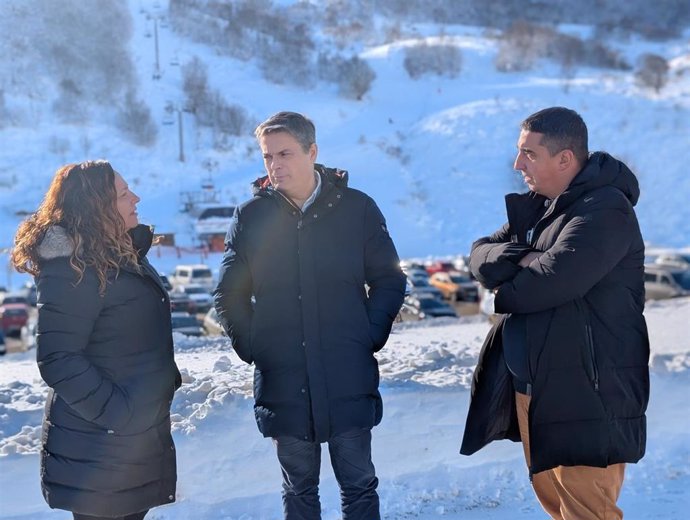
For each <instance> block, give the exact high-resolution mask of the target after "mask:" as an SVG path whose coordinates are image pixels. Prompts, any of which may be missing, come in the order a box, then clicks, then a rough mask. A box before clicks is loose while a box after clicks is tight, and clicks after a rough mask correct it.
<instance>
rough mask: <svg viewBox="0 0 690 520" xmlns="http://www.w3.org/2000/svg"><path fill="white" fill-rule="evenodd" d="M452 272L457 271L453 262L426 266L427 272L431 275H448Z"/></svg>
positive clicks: (434, 263)
mask: <svg viewBox="0 0 690 520" xmlns="http://www.w3.org/2000/svg"><path fill="white" fill-rule="evenodd" d="M450 271H457V268H456V267H455V265H454V264H453V262H442V261H437V262H432V263H430V264H427V266H426V272H427V273H429V275H432V274H434V273H448V272H450Z"/></svg>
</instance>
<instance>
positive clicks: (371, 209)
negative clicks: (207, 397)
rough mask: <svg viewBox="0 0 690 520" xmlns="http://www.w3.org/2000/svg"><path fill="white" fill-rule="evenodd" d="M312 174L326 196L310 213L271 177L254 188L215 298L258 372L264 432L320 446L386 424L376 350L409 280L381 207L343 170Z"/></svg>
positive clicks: (237, 221)
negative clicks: (275, 185)
mask: <svg viewBox="0 0 690 520" xmlns="http://www.w3.org/2000/svg"><path fill="white" fill-rule="evenodd" d="M317 170H318V171H319V174H320V175H321V181H322V186H321V193H320V194H319V196H318V198H317V199H316V201H315V202H314V203H313V204H312V205H311V206H309V207H308V208H307V210H306V212H305V213H302V212H301V211H300V210H299V209H298V208H297V207H296V206H295V205H294V204H292V203H291V202H290V201H289V200H288V199H287V198H286V197H285V196H284V195H282V194H281V193H279V192H278V191H276V190H273V189H272V188H271V187H270V184H269V183H268V179H267V178H264V179H260V180H259V181H257V183H255V194H256V195H255V197H254V198H253V199H251V200H250V201H248V202H247V203H245V204H243V205H241V206H240V207H239V208H238V209H237V210H236V212H235V216H234V221H233V224H232V225H231V228H230V230H229V232H228V235H227V240H226V252H225V256H224V258H223V262H222V266H221V270H220V282H219V284H218V288H217V289H216V292H215V299H216V300H215V301H216V308H217V310H218V315H219V319H220V321H221V323H222V324H223V326H224V327H225V329H226V331H227V332H228V335H229V336H230V339H231V340H232V345H233V347H234V349H235V350H236V352H237V354H238V355H239V357H240V358H242V359H243V360H244V361H246V362H248V363H252V362H253V363H254V365H255V371H254V398H255V401H256V402H255V414H256V420H257V424H258V426H259V430H260V431H261V432H262V433H263V434H264V436H266V437H276V436H294V437H299V438H302V439H308V440H316V441H319V442H323V441H326V440H327V439H329V437H330V436H332V435H335V434H338V433H342V432H344V431H347V430H350V429H354V428H371V427H372V426H374V425H376V424H378V423H379V422H380V420H381V416H382V403H381V396H380V394H379V391H378V384H379V371H378V363H377V361H376V359H375V357H374V352H376V351H377V350H379V349H380V348H382V347H383V345H384V343H385V342H386V340H387V339H388V335H389V333H390V330H391V325H392V323H393V320H394V318H395V316H396V314H397V312H398V310H399V309H400V306H401V304H402V300H403V296H404V288H405V277H404V275H403V273H402V271H401V270H400V266H399V260H398V256H397V253H396V251H395V247H394V246H393V242H392V241H391V238H390V236H389V234H388V231H387V229H386V223H385V220H384V218H383V215H382V214H381V212H380V211H379V209H378V207H377V206H376V204H375V203H374V201H373V200H372V199H371V198H370V197H368V196H367V195H365V194H364V193H362V192H360V191H357V190H354V189H350V188H347V173H346V172H342V171H337V172H336V170H331V169H326V168H323V167H321V166H319V165H317ZM365 284H366V285H368V293H367V289H366V287H365Z"/></svg>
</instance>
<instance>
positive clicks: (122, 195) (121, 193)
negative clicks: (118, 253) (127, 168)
mask: <svg viewBox="0 0 690 520" xmlns="http://www.w3.org/2000/svg"><path fill="white" fill-rule="evenodd" d="M115 192H116V197H117V211H118V212H119V213H120V216H121V217H122V220H124V222H125V229H132V228H133V227H136V225H137V224H139V216H138V215H137V203H138V202H139V201H140V200H141V199H140V198H139V197H137V195H136V193H134V192H133V191H130V189H129V186H127V183H126V182H125V180H124V179H123V178H122V176H121V175H120V174H119V173H117V172H115Z"/></svg>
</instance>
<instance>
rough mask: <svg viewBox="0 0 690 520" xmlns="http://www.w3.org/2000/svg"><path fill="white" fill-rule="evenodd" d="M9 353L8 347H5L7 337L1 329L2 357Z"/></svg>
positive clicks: (0, 345) (0, 344)
mask: <svg viewBox="0 0 690 520" xmlns="http://www.w3.org/2000/svg"><path fill="white" fill-rule="evenodd" d="M6 353H7V345H5V335H4V334H3V332H2V329H0V356H4V355H5V354H6Z"/></svg>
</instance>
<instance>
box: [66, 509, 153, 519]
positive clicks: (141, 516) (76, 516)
mask: <svg viewBox="0 0 690 520" xmlns="http://www.w3.org/2000/svg"><path fill="white" fill-rule="evenodd" d="M148 512H149V510H148V509H147V510H146V511H142V512H141V513H134V514H132V515H125V516H115V517H110V516H89V515H80V514H79V513H72V516H73V517H74V520H143V519H144V517H145V516H146V513H148Z"/></svg>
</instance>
